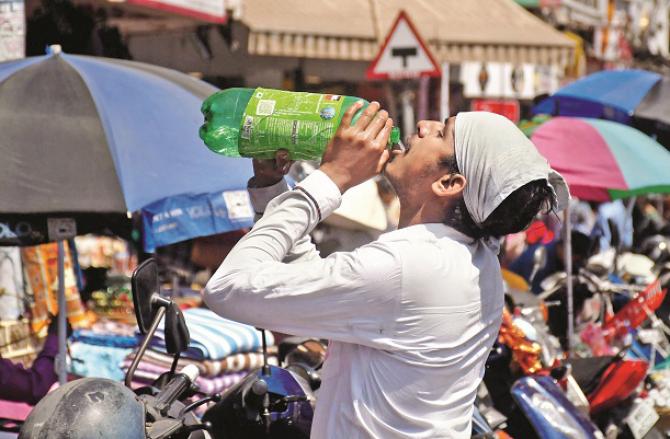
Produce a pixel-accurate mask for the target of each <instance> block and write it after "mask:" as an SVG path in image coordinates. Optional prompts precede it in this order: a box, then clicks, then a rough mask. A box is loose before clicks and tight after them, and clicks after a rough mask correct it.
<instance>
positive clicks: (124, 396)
mask: <svg viewBox="0 0 670 439" xmlns="http://www.w3.org/2000/svg"><path fill="white" fill-rule="evenodd" d="M131 285H132V292H133V302H134V307H135V316H136V319H137V324H138V327H139V330H140V333H141V334H143V335H144V340H143V342H142V343H141V345H140V347H139V350H138V353H137V355H136V357H135V359H134V361H133V363H132V364H131V365H130V367H129V369H128V371H127V373H126V376H125V382H124V384H121V383H119V382H116V381H112V380H108V379H103V378H83V379H79V380H76V381H72V382H70V383H67V384H65V385H64V386H62V387H60V388H58V389H56V390H55V391H54V392H52V393H50V394H48V395H47V396H46V397H45V398H44V399H42V400H41V401H40V402H39V403H38V404H37V405H36V406H35V408H34V409H33V411H32V412H31V413H30V415H29V416H28V418H27V419H26V421H25V423H24V424H23V426H22V427H21V430H20V433H19V438H21V439H22V438H26V439H29V438H40V439H51V438H62V437H69V438H73V439H77V438H82V439H83V438H90V437H99V438H119V437H123V438H128V439H132V438H138V439H146V438H150V439H163V438H176V439H182V438H184V439H186V438H188V439H197V438H213V439H227V438H239V437H244V438H252V439H253V438H268V437H270V438H308V437H309V432H310V428H311V421H312V416H313V413H314V407H313V404H314V401H315V399H316V397H315V394H314V390H313V388H312V386H311V385H310V377H311V378H312V381H313V382H312V384H314V380H315V376H314V375H315V374H314V371H313V370H311V368H310V366H308V365H305V364H297V363H296V364H294V365H293V367H292V370H288V369H284V368H280V367H277V366H273V365H269V364H268V362H267V346H266V343H265V334H264V333H263V353H264V358H265V361H264V364H263V366H262V367H260V368H258V369H256V370H254V371H252V372H250V373H249V374H248V375H247V376H246V377H245V378H244V379H243V380H242V381H241V382H239V383H238V384H237V385H235V386H234V387H232V388H230V389H228V390H227V391H226V392H225V393H224V394H222V395H221V394H217V395H213V396H209V397H206V398H203V399H200V400H197V401H195V402H192V403H190V404H187V403H186V402H184V401H185V400H186V398H188V397H190V396H192V395H193V394H194V393H195V390H196V387H195V385H194V383H195V380H196V378H197V377H198V374H199V371H198V369H197V367H195V366H193V367H191V366H186V367H184V368H183V369H181V370H180V371H179V372H177V371H176V366H177V361H178V360H179V357H180V354H181V352H183V351H184V350H186V348H187V347H188V344H189V339H190V335H189V331H188V327H187V326H186V322H185V320H184V316H183V315H182V313H181V311H180V310H179V308H178V307H177V305H176V304H175V303H174V302H173V301H172V300H170V299H167V298H165V297H162V296H161V294H160V286H159V279H158V270H157V265H156V262H155V261H154V260H153V259H149V260H147V261H145V262H143V263H142V264H141V265H140V266H138V267H137V269H136V270H135V272H134V273H133V275H132V279H131ZM163 317H165V323H164V327H165V341H166V346H167V352H168V353H169V354H171V355H174V362H173V364H172V368H171V370H170V372H167V373H166V374H164V375H162V376H161V377H159V378H158V379H157V380H156V381H155V382H154V383H153V385H152V386H147V387H141V388H138V389H135V390H132V388H131V384H132V381H133V375H134V373H135V370H136V369H137V366H138V364H139V362H140V361H141V359H142V357H143V355H144V353H145V352H146V350H147V348H148V346H149V341H150V340H151V338H152V336H153V335H154V333H155V332H156V330H157V329H158V326H159V324H160V322H161V320H162V319H163ZM212 402H213V403H214V404H213V405H212V406H211V407H209V408H208V409H207V410H206V412H205V414H204V416H203V418H202V419H199V418H198V417H197V416H195V414H194V410H195V409H196V408H198V407H200V406H201V405H203V404H208V403H212Z"/></svg>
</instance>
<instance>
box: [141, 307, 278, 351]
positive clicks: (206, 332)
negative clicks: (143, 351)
mask: <svg viewBox="0 0 670 439" xmlns="http://www.w3.org/2000/svg"><path fill="white" fill-rule="evenodd" d="M184 319H185V320H186V324H187V325H188V329H189V332H190V334H191V343H190V344H189V348H188V350H187V351H186V352H184V353H183V354H182V356H184V357H187V358H191V359H195V360H220V359H222V358H225V357H227V356H229V355H232V354H236V353H240V352H250V351H255V350H257V349H259V348H260V347H261V345H262V341H261V332H260V331H258V330H256V328H254V327H253V326H249V325H245V324H242V323H238V322H234V321H232V320H227V319H224V318H222V317H219V316H218V315H216V314H214V313H213V312H212V311H210V310H208V309H204V308H191V309H187V310H185V311H184ZM266 338H267V342H268V346H269V345H273V344H274V337H273V336H272V333H271V332H270V331H266ZM151 346H152V347H153V348H154V349H156V350H159V351H161V352H165V333H164V331H163V325H162V322H161V326H160V327H159V329H158V331H156V334H155V336H154V337H153V338H152V340H151Z"/></svg>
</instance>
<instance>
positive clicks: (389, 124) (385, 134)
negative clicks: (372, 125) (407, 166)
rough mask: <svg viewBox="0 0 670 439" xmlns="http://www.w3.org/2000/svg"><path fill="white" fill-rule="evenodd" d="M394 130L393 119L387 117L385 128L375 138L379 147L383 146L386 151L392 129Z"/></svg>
mask: <svg viewBox="0 0 670 439" xmlns="http://www.w3.org/2000/svg"><path fill="white" fill-rule="evenodd" d="M392 128H393V119H391V118H389V117H387V118H386V121H385V122H384V126H383V128H381V129H380V130H379V131H378V132H377V133H375V134H376V136H375V142H376V143H377V144H379V145H383V147H384V149H387V148H386V145H388V143H389V137H390V136H391V129H392Z"/></svg>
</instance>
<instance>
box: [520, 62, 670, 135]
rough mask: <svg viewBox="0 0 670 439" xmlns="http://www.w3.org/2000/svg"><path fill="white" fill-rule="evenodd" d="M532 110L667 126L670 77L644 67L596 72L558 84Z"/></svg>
mask: <svg viewBox="0 0 670 439" xmlns="http://www.w3.org/2000/svg"><path fill="white" fill-rule="evenodd" d="M533 113H534V114H551V115H554V116H559V115H560V116H577V117H594V118H599V119H609V120H613V121H616V122H621V123H625V124H630V123H632V122H633V120H635V119H637V120H642V121H652V122H660V123H662V124H666V125H670V80H668V78H664V77H663V76H661V75H659V74H657V73H653V72H649V71H646V70H634V69H630V70H605V71H601V72H596V73H593V74H591V75H588V76H585V77H583V78H580V79H578V80H577V81H575V82H572V83H570V84H568V85H566V86H565V87H562V88H561V89H560V90H558V91H557V92H556V93H554V94H553V95H551V96H549V97H548V98H546V99H545V100H543V101H542V102H540V103H539V104H538V105H536V106H535V107H534V108H533Z"/></svg>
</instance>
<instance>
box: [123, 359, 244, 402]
mask: <svg viewBox="0 0 670 439" xmlns="http://www.w3.org/2000/svg"><path fill="white" fill-rule="evenodd" d="M129 365H130V362H124V364H123V369H124V370H127V368H128V366H129ZM168 370H169V369H165V368H162V367H157V366H154V365H151V364H148V363H145V362H140V364H139V365H138V366H137V370H136V371H135V375H134V376H133V379H134V380H142V381H146V382H147V383H150V382H152V381H153V380H155V379H157V378H158V377H159V376H160V375H161V374H163V373H165V372H167V371H168ZM247 373H248V371H241V372H230V373H226V374H223V375H219V376H217V377H213V378H206V377H198V378H197V379H196V380H195V383H196V385H197V386H198V389H199V392H200V393H204V394H207V395H211V394H213V393H219V392H222V391H224V390H226V389H227V388H228V387H231V386H233V385H235V384H237V383H238V382H240V380H242V378H244V377H245V376H246V375H247Z"/></svg>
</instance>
